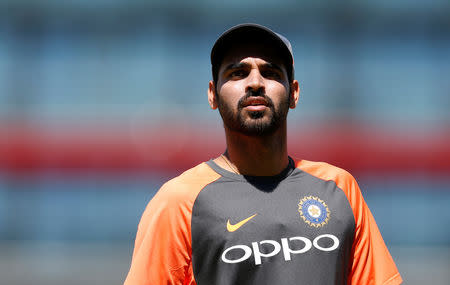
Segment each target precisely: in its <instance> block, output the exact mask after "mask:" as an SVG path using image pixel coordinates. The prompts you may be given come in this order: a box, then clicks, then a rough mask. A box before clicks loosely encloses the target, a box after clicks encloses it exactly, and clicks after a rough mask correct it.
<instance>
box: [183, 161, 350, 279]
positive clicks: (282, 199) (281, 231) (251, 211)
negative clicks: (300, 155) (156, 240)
mask: <svg viewBox="0 0 450 285" xmlns="http://www.w3.org/2000/svg"><path fill="white" fill-rule="evenodd" d="M354 230H355V220H354V217H353V212H352V209H351V207H350V205H349V203H348V200H347V197H346V196H345V194H344V192H343V191H342V190H341V189H339V188H338V187H337V186H336V184H335V183H334V182H333V181H324V180H321V179H318V178H316V177H314V176H311V175H309V174H307V173H305V172H303V171H301V170H299V169H295V170H294V171H293V172H292V173H291V174H290V175H289V176H288V177H286V178H285V179H283V180H281V181H268V180H264V181H263V180H261V181H258V180H249V181H245V180H244V179H242V180H235V179H232V178H229V177H221V178H220V179H218V180H217V181H215V182H213V183H212V184H209V185H208V186H207V187H205V188H204V189H203V190H202V191H201V192H200V193H199V195H198V197H197V199H196V201H195V203H194V207H193V212H192V220H191V234H192V266H193V271H194V276H195V279H196V282H197V284H199V285H203V284H220V285H225V284H243V285H245V284H278V285H281V284H346V281H347V279H346V278H347V274H348V268H349V262H350V261H349V260H350V255H351V249H352V243H353V237H354ZM330 273H332V274H330Z"/></svg>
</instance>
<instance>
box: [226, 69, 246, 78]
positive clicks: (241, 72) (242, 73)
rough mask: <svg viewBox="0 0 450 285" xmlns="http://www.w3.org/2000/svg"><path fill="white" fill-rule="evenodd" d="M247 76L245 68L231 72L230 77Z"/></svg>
mask: <svg viewBox="0 0 450 285" xmlns="http://www.w3.org/2000/svg"><path fill="white" fill-rule="evenodd" d="M243 76H245V72H244V71H243V70H235V71H233V72H231V73H230V77H243Z"/></svg>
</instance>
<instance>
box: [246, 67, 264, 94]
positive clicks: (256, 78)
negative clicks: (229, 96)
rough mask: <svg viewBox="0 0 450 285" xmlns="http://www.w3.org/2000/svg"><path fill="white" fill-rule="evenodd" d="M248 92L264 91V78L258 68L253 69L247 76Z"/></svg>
mask: <svg viewBox="0 0 450 285" xmlns="http://www.w3.org/2000/svg"><path fill="white" fill-rule="evenodd" d="M245 91H246V92H249V91H253V92H261V91H264V78H263V77H262V75H261V73H260V72H259V70H257V69H253V70H252V71H251V72H250V74H249V75H248V77H247V87H246V90H245Z"/></svg>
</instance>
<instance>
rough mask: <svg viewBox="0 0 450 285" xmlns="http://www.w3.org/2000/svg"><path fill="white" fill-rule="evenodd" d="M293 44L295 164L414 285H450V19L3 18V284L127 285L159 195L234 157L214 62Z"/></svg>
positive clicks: (97, 0)
mask: <svg viewBox="0 0 450 285" xmlns="http://www.w3.org/2000/svg"><path fill="white" fill-rule="evenodd" d="M240 22H257V23H261V24H265V25H268V26H269V27H271V28H273V29H275V30H276V31H278V32H281V33H283V34H285V35H286V36H287V37H288V38H289V39H290V40H291V42H292V43H293V47H294V55H295V68H296V78H297V79H298V80H299V81H300V84H301V89H302V94H301V100H300V105H299V107H298V108H297V109H296V110H294V111H292V112H291V113H290V118H289V128H290V129H289V149H290V153H291V155H293V156H296V157H298V158H305V159H309V160H322V161H327V162H330V163H333V164H335V165H337V166H340V167H343V168H345V169H347V170H349V171H351V172H352V173H353V175H354V176H355V177H356V178H357V180H358V181H359V183H360V186H361V188H362V191H363V193H364V195H365V197H366V200H367V203H368V204H369V206H370V208H371V210H372V212H373V213H374V216H375V218H376V220H377V223H378V225H379V227H380V230H381V232H382V234H383V236H384V239H385V241H386V243H387V245H388V247H389V248H390V250H391V253H392V255H393V257H394V260H395V261H396V263H397V265H398V267H399V270H400V271H401V273H402V275H403V278H404V280H405V284H426V283H428V284H430V283H432V284H449V283H450V271H449V268H450V227H449V225H450V212H449V209H450V207H449V206H450V112H449V110H450V91H449V90H450V2H449V1H446V0H435V1H386V0H381V1H380V0H377V1H374V0H371V1H365V2H360V1H346V2H345V3H343V2H342V1H340V2H335V1H291V0H259V1H235V0H230V1H226V2H219V1H217V2H212V1H181V0H175V1H162V0H152V1H137V0H126V1H125V0H114V1H112V0H109V1H106V0H90V1H83V0H78V1H74V0H71V1H56V0H36V1H31V0H20V1H17V0H2V1H1V2H0V283H1V284H6V285H16V284H17V285H19V284H35V285H38V284H47V285H49V284H121V283H122V282H123V280H124V278H125V275H126V273H127V271H128V268H129V264H130V259H131V253H132V249H133V241H134V236H135V232H136V227H137V223H138V221H139V218H140V215H141V213H142V211H143V210H144V207H145V205H146V204H147V202H148V201H149V200H150V199H151V197H152V196H153V195H154V193H155V191H156V190H157V189H158V188H159V187H160V186H161V184H162V183H163V182H164V181H165V180H167V179H168V178H170V177H173V176H175V175H177V174H179V173H180V172H181V171H183V170H184V169H187V168H189V167H191V166H193V165H195V164H197V163H199V162H201V161H205V160H208V159H210V158H211V157H214V156H216V155H217V154H219V153H220V152H222V151H223V150H224V136H223V132H222V126H221V121H220V118H219V115H218V114H217V112H215V111H212V110H210V109H209V107H208V104H207V100H206V90H207V83H208V80H210V78H211V75H210V64H209V51H210V48H211V47H212V44H213V43H214V41H215V39H216V38H217V37H218V35H219V34H220V33H222V32H223V31H224V30H225V29H226V28H228V27H230V26H232V25H234V24H237V23H240Z"/></svg>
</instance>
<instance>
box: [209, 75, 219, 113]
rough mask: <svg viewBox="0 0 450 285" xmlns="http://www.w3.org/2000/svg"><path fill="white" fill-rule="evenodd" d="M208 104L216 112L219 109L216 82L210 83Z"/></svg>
mask: <svg viewBox="0 0 450 285" xmlns="http://www.w3.org/2000/svg"><path fill="white" fill-rule="evenodd" d="M208 103H209V106H211V109H213V110H215V109H217V106H218V105H217V97H216V85H214V82H213V81H212V80H211V81H209V88H208Z"/></svg>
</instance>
